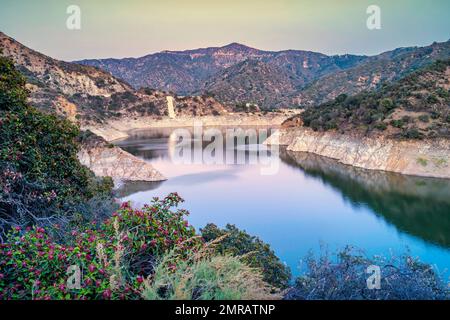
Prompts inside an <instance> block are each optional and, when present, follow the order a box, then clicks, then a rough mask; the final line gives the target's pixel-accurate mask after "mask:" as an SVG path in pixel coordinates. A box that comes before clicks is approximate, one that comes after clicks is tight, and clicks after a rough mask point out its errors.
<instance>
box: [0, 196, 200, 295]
mask: <svg viewBox="0 0 450 320" xmlns="http://www.w3.org/2000/svg"><path fill="white" fill-rule="evenodd" d="M181 201H182V199H181V198H180V197H179V196H178V195H177V194H175V193H174V194H170V195H168V196H167V197H166V198H164V199H162V200H159V199H156V198H155V199H154V200H153V203H152V205H150V206H145V207H144V208H143V209H142V210H135V209H133V208H131V207H130V205H129V204H128V203H124V204H122V206H121V208H120V209H119V210H118V211H117V212H116V213H114V215H113V216H112V217H111V218H109V219H108V220H106V221H105V222H104V223H102V224H101V225H99V226H95V225H90V226H85V227H84V228H82V229H78V230H73V231H72V232H71V237H70V240H68V241H67V242H65V243H58V242H56V241H55V240H54V238H52V236H51V235H50V233H49V232H48V231H47V230H45V229H44V228H40V227H34V228H28V229H26V230H21V229H20V228H18V227H17V228H15V229H13V230H10V232H9V234H8V237H7V241H6V243H5V244H1V245H0V299H137V298H139V297H140V288H141V286H142V282H143V280H144V278H145V277H147V276H148V275H150V274H152V273H153V270H154V267H155V261H156V260H157V259H159V257H161V256H162V255H163V254H164V253H166V252H168V251H172V250H177V251H179V252H180V253H182V254H181V255H180V257H183V254H184V256H186V255H188V254H189V253H190V252H192V251H195V250H197V248H199V247H200V246H201V245H202V241H201V240H200V239H199V238H198V237H195V230H194V228H192V227H191V226H189V225H188V223H187V222H186V220H184V216H185V215H186V214H187V212H186V211H185V210H177V211H172V210H171V208H173V207H176V206H178V204H179V203H180V202H181ZM71 266H77V267H78V268H79V269H80V270H81V274H82V275H81V283H80V284H81V288H79V289H71V288H70V287H68V285H67V284H68V278H69V276H70V275H71V274H68V273H67V270H68V268H69V267H71Z"/></svg>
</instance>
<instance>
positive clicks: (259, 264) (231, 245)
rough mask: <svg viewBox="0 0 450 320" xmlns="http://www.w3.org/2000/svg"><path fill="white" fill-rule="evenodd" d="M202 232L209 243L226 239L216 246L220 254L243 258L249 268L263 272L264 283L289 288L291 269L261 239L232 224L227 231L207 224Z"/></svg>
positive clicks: (227, 226)
mask: <svg viewBox="0 0 450 320" xmlns="http://www.w3.org/2000/svg"><path fill="white" fill-rule="evenodd" d="M200 232H201V235H202V237H203V239H205V241H207V242H210V241H214V240H216V239H218V238H220V237H225V238H224V239H223V240H221V241H220V242H219V243H218V244H217V245H216V246H215V248H216V250H217V252H218V253H219V254H231V255H233V256H242V257H243V258H242V260H243V261H244V262H246V263H247V264H248V265H249V266H251V267H253V268H258V269H260V270H261V271H262V274H263V276H264V281H266V282H267V283H269V284H271V285H272V286H274V287H278V288H285V287H287V286H288V284H289V281H290V279H291V271H290V269H289V267H287V266H286V265H285V264H283V263H282V262H281V261H280V259H279V258H278V257H277V256H276V255H275V253H274V252H273V250H272V249H271V248H270V246H269V245H268V244H266V243H264V242H263V241H261V240H260V239H259V238H257V237H254V236H251V235H249V234H248V233H246V232H245V231H242V230H239V229H238V228H237V227H236V226H234V225H230V224H227V225H226V227H225V229H220V228H218V227H217V226H216V225H214V224H212V223H211V224H207V225H206V226H205V227H204V228H203V229H200Z"/></svg>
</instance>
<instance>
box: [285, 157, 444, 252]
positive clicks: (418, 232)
mask: <svg viewBox="0 0 450 320" xmlns="http://www.w3.org/2000/svg"><path fill="white" fill-rule="evenodd" d="M280 157H281V159H282V160H283V161H284V162H285V163H287V164H289V165H291V166H295V167H298V168H301V169H302V170H303V171H304V172H305V173H306V174H307V175H309V176H312V177H315V178H319V179H321V180H322V181H323V182H324V183H325V184H326V185H328V186H331V187H333V188H334V189H335V190H337V191H339V192H340V193H341V194H342V196H343V197H344V198H345V199H346V200H348V201H350V202H351V203H352V205H353V206H356V207H358V206H367V207H369V208H370V209H371V210H372V211H373V212H374V213H375V214H377V215H378V216H380V217H382V218H383V219H385V220H386V221H388V222H389V223H390V224H393V225H395V227H396V228H398V229H399V230H401V231H403V232H407V233H409V234H410V235H413V236H416V237H419V238H421V239H423V240H425V241H427V242H431V243H434V244H437V245H440V246H444V247H447V248H448V247H450V180H446V179H434V178H423V177H414V176H406V175H401V174H396V173H388V172H381V171H372V170H364V169H360V168H355V167H351V166H347V165H343V164H341V163H338V162H337V161H335V160H333V159H329V158H324V157H320V156H316V155H313V154H308V153H302V152H292V151H287V150H284V149H283V150H281V152H280Z"/></svg>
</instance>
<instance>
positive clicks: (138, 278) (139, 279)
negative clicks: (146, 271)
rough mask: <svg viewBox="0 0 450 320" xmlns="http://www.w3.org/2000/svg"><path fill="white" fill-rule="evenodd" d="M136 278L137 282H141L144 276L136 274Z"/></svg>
mask: <svg viewBox="0 0 450 320" xmlns="http://www.w3.org/2000/svg"><path fill="white" fill-rule="evenodd" d="M136 280H137V282H138V283H142V282H144V277H142V276H137V278H136Z"/></svg>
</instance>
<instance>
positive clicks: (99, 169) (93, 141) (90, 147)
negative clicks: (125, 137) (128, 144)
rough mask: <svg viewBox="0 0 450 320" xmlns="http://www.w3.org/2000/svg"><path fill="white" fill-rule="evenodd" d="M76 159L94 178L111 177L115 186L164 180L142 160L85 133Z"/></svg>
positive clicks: (91, 134) (93, 135) (89, 133)
mask: <svg viewBox="0 0 450 320" xmlns="http://www.w3.org/2000/svg"><path fill="white" fill-rule="evenodd" d="M81 145H82V148H81V150H80V151H79V152H78V159H79V161H80V163H81V164H82V165H85V166H86V167H88V168H89V169H91V170H92V171H93V172H94V173H95V175H96V176H100V177H111V178H113V180H114V181H115V184H116V185H117V184H119V183H120V182H126V181H143V182H153V181H163V180H166V178H165V177H164V176H163V175H162V174H161V173H160V172H159V171H157V170H156V169H155V168H153V166H152V165H151V164H149V163H147V162H145V161H144V160H142V159H139V158H137V157H135V156H133V155H132V154H130V153H128V152H126V151H124V150H122V149H121V148H119V147H116V146H114V145H111V144H108V143H107V142H106V141H105V140H104V139H103V138H101V137H99V136H96V135H95V134H93V133H91V132H85V133H84V136H83V137H82V141H81Z"/></svg>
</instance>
